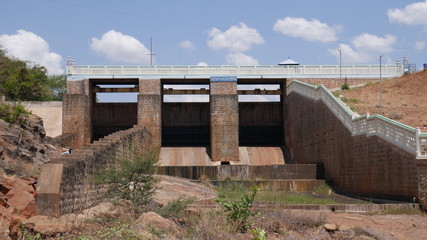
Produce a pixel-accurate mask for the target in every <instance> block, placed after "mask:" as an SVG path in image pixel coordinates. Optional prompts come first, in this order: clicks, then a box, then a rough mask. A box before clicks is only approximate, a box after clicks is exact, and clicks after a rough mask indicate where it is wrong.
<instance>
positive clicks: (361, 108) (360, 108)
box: [343, 71, 427, 132]
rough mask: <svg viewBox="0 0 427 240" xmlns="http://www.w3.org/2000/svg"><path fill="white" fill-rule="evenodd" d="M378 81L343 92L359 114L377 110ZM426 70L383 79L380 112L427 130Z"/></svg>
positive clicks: (378, 100)
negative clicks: (381, 108)
mask: <svg viewBox="0 0 427 240" xmlns="http://www.w3.org/2000/svg"><path fill="white" fill-rule="evenodd" d="M379 92H380V84H379V82H376V83H372V84H367V85H366V86H364V87H360V88H354V89H350V90H347V91H344V92H343V95H344V99H343V100H344V101H345V102H346V103H347V104H348V105H350V106H351V107H352V108H354V109H355V110H356V112H358V113H359V114H361V115H364V114H366V113H367V112H369V113H370V114H371V115H374V114H378V113H379V110H380V94H379ZM426 100H427V71H421V72H416V73H412V74H407V75H404V76H402V77H397V78H392V79H385V80H384V81H383V100H382V101H383V115H384V116H386V117H388V118H391V119H394V120H396V121H399V122H401V123H404V124H406V125H409V126H411V127H419V128H421V130H422V131H423V132H427V107H426Z"/></svg>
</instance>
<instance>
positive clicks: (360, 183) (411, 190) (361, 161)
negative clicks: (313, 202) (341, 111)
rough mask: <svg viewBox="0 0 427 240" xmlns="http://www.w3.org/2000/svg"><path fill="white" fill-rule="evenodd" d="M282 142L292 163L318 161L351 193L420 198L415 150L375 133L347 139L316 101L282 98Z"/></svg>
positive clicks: (342, 189) (339, 186) (295, 96)
mask: <svg viewBox="0 0 427 240" xmlns="http://www.w3.org/2000/svg"><path fill="white" fill-rule="evenodd" d="M287 109H288V113H287V125H286V129H287V133H288V135H287V145H288V147H289V149H290V151H291V154H292V156H293V158H294V161H295V163H322V164H323V165H324V168H325V174H326V176H325V177H326V179H327V180H329V181H331V182H332V183H333V186H334V187H335V188H336V189H337V190H338V191H340V192H344V193H349V194H351V195H359V196H367V197H378V198H388V199H396V200H406V201H411V200H412V199H413V198H414V197H415V198H418V197H419V191H418V167H417V160H416V156H415V155H414V154H411V153H409V152H406V151H404V150H402V149H400V148H398V147H396V146H395V145H393V144H390V143H388V142H386V141H384V140H382V139H380V138H378V137H376V136H372V137H367V136H365V135H360V136H355V137H352V136H351V133H350V132H349V131H348V129H347V128H346V127H345V126H344V125H343V124H342V123H341V121H340V120H339V119H338V118H336V117H335V115H334V114H333V113H332V112H330V110H329V109H328V108H327V107H326V106H325V105H324V104H323V103H322V102H321V101H314V100H311V99H309V98H306V97H304V96H302V95H299V94H297V93H295V92H293V93H291V94H289V95H288V96H287Z"/></svg>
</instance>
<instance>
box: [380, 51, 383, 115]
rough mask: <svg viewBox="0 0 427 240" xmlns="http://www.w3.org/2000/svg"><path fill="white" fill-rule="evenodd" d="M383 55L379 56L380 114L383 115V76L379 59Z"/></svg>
mask: <svg viewBox="0 0 427 240" xmlns="http://www.w3.org/2000/svg"><path fill="white" fill-rule="evenodd" d="M382 58H383V55H381V56H380V115H383V78H382V74H381V73H382V72H381V59H382Z"/></svg>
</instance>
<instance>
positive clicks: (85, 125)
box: [62, 80, 91, 148]
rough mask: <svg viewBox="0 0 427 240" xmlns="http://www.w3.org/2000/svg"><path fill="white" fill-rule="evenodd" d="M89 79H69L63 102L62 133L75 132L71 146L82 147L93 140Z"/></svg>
mask: <svg viewBox="0 0 427 240" xmlns="http://www.w3.org/2000/svg"><path fill="white" fill-rule="evenodd" d="M88 94H89V81H88V80H82V81H68V82H67V94H65V95H64V99H63V102H62V134H70V133H71V134H73V135H74V137H73V141H72V143H71V146H70V147H73V148H80V147H83V146H85V145H86V144H89V143H90V141H91V125H90V124H91V121H90V116H91V104H90V100H89V96H88Z"/></svg>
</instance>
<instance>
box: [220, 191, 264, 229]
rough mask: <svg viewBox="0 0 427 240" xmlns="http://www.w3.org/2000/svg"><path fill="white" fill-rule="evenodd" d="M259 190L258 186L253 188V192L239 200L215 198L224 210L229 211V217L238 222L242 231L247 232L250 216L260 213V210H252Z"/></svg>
mask: <svg viewBox="0 0 427 240" xmlns="http://www.w3.org/2000/svg"><path fill="white" fill-rule="evenodd" d="M258 191H259V188H258V187H254V188H252V194H251V195H248V194H244V195H243V197H242V198H241V199H240V201H239V202H237V201H225V200H222V199H219V198H217V199H215V202H216V203H218V204H219V205H221V206H222V207H223V208H224V211H225V212H227V213H228V216H227V217H228V218H229V219H230V220H232V221H234V222H236V223H238V226H239V229H240V231H242V232H246V231H247V230H248V229H249V228H250V224H249V222H248V218H249V217H254V216H258V215H259V213H258V212H252V211H251V210H250V208H251V207H252V203H253V202H254V200H255V196H256V194H257V192H258Z"/></svg>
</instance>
